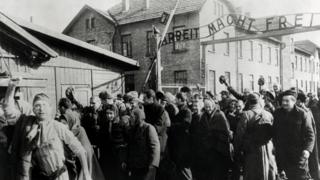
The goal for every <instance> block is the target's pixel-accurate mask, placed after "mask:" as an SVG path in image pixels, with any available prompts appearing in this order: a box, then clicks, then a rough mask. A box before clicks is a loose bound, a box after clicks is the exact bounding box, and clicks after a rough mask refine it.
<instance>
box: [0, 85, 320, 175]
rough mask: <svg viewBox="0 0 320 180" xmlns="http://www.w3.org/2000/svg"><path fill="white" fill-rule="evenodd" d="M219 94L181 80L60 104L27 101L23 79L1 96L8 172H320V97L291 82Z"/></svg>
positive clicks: (0, 137) (0, 151) (0, 156)
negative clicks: (171, 87) (175, 86)
mask: <svg viewBox="0 0 320 180" xmlns="http://www.w3.org/2000/svg"><path fill="white" fill-rule="evenodd" d="M223 84H225V86H226V89H227V90H225V91H222V92H221V93H220V95H221V96H220V97H221V98H219V100H218V98H217V97H216V96H215V95H213V94H212V93H211V92H203V91H201V90H200V89H197V90H192V89H190V88H189V87H182V88H181V89H180V90H179V92H177V93H176V94H175V95H173V94H172V93H169V92H165V93H164V92H160V91H158V92H155V91H153V90H151V89H150V90H147V91H145V92H140V93H138V92H136V91H131V92H128V93H126V94H118V95H117V96H116V97H113V96H112V94H110V93H108V92H107V91H102V92H101V93H100V94H99V96H93V97H91V98H90V105H89V106H88V107H83V105H81V104H80V103H79V102H78V101H77V99H76V98H75V96H74V91H73V89H72V88H68V89H67V90H66V97H65V98H61V99H60V100H59V103H58V111H59V112H58V113H56V112H52V106H51V104H50V102H51V100H50V98H52V97H48V96H47V95H46V94H44V93H40V94H37V95H35V97H34V100H33V103H32V105H31V104H28V103H26V102H25V101H23V98H22V96H21V92H20V90H19V80H11V81H10V82H9V85H8V88H7V92H6V95H5V97H4V98H3V99H2V100H1V105H0V179H1V180H11V179H14V180H15V179H19V180H27V179H28V180H29V179H32V180H38V179H39V180H68V179H70V180H91V179H94V180H240V178H242V179H244V180H278V179H289V180H311V179H314V180H320V170H319V155H320V154H319V151H318V146H317V144H318V142H319V138H318V137H317V135H318V134H319V133H318V131H319V129H320V127H319V126H320V102H319V101H318V100H317V98H316V97H315V96H314V95H313V94H312V93H309V94H307V95H306V94H305V93H304V92H303V91H301V90H299V89H296V88H291V89H289V90H285V91H282V90H280V88H279V87H278V86H277V85H275V86H274V88H273V90H264V89H261V90H260V92H251V91H249V90H248V89H245V90H244V93H243V94H242V93H239V92H237V91H236V90H234V89H233V88H232V87H231V86H230V85H229V84H227V83H226V82H225V81H224V82H223Z"/></svg>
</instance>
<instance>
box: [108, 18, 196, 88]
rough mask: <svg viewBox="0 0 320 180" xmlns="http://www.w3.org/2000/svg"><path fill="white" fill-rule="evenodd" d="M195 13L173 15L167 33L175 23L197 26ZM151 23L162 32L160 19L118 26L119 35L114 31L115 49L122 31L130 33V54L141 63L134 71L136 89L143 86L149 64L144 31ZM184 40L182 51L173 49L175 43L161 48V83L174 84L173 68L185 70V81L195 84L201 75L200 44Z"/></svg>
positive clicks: (146, 30)
mask: <svg viewBox="0 0 320 180" xmlns="http://www.w3.org/2000/svg"><path fill="white" fill-rule="evenodd" d="M198 18H199V17H198V14H197V13H188V14H183V15H176V16H175V17H174V18H173V21H172V23H171V25H170V27H169V30H168V33H169V32H173V31H174V29H175V27H180V26H183V28H186V29H188V28H195V27H198V26H199V24H198V23H199V21H198ZM152 25H155V26H156V28H158V29H159V30H160V32H163V30H164V28H165V25H164V24H160V23H159V19H154V20H148V21H142V22H137V23H132V24H127V25H122V26H120V27H119V29H118V31H119V36H118V35H117V36H116V38H115V40H114V42H115V44H114V47H115V52H117V53H120V54H121V53H122V52H121V38H120V37H121V35H128V34H130V35H131V37H132V58H133V59H135V60H138V61H139V63H140V70H139V71H137V72H129V73H134V75H135V84H136V89H137V90H140V88H141V87H142V86H143V83H144V81H143V80H144V78H145V77H146V74H147V72H148V70H149V66H150V65H151V62H152V61H151V60H150V57H149V56H148V55H147V32H148V31H151V30H152ZM179 43H184V46H185V47H186V48H185V49H184V50H182V51H177V50H174V48H173V47H174V44H172V43H171V44H167V45H164V46H163V47H162V48H161V62H162V67H163V70H162V83H163V84H164V86H166V85H173V84H175V82H174V72H175V71H179V70H187V75H188V76H187V82H188V85H195V84H197V83H199V78H200V72H199V68H200V64H199V61H200V44H199V40H190V41H185V42H179Z"/></svg>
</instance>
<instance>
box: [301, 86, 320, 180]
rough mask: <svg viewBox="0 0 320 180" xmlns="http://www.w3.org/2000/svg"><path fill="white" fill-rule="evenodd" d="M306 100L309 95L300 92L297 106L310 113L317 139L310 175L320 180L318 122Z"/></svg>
mask: <svg viewBox="0 0 320 180" xmlns="http://www.w3.org/2000/svg"><path fill="white" fill-rule="evenodd" d="M306 102H307V96H306V95H305V94H304V93H303V92H299V93H298V97H297V106H298V107H300V108H301V109H303V110H305V111H306V112H307V113H308V115H309V116H310V117H311V119H312V127H313V131H314V132H315V139H316V140H315V143H314V148H313V151H312V153H311V154H310V158H309V168H310V175H311V177H312V178H313V179H314V180H320V171H319V156H318V143H317V140H318V139H317V138H318V137H317V128H316V124H315V121H314V118H313V115H312V112H311V110H310V109H309V108H307V106H306Z"/></svg>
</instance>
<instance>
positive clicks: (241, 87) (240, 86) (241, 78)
mask: <svg viewBox="0 0 320 180" xmlns="http://www.w3.org/2000/svg"><path fill="white" fill-rule="evenodd" d="M238 83H239V84H238V87H239V89H240V91H241V92H243V74H242V73H239V82H238Z"/></svg>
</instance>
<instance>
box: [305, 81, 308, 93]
mask: <svg viewBox="0 0 320 180" xmlns="http://www.w3.org/2000/svg"><path fill="white" fill-rule="evenodd" d="M305 82H306V87H305V88H306V91H305V92H308V81H307V80H306V81H305Z"/></svg>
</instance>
